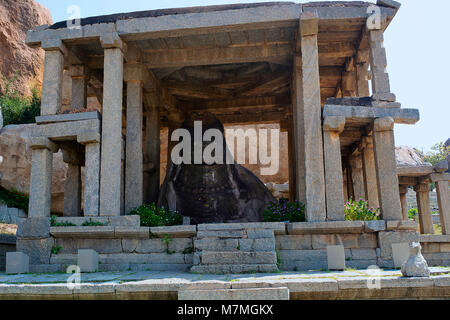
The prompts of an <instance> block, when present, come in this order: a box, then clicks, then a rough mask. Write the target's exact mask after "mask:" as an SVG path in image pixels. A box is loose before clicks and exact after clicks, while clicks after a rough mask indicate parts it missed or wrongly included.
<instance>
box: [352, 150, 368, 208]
mask: <svg viewBox="0 0 450 320" xmlns="http://www.w3.org/2000/svg"><path fill="white" fill-rule="evenodd" d="M350 167H351V171H352V182H353V193H354V196H355V199H354V200H356V201H358V200H360V199H366V192H365V190H364V173H363V164H362V157H361V154H357V155H353V156H352V157H351V158H350Z"/></svg>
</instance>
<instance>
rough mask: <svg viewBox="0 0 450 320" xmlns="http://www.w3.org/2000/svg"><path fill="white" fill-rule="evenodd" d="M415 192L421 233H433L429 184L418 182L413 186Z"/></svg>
mask: <svg viewBox="0 0 450 320" xmlns="http://www.w3.org/2000/svg"><path fill="white" fill-rule="evenodd" d="M414 191H415V192H416V199H417V207H418V211H419V224H420V233H421V234H433V233H434V228H433V218H432V216H431V210H430V185H429V184H428V183H423V184H418V185H416V186H415V187H414Z"/></svg>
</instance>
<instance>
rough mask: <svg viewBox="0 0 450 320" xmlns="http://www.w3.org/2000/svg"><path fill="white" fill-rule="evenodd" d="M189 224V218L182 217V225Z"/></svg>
mask: <svg viewBox="0 0 450 320" xmlns="http://www.w3.org/2000/svg"><path fill="white" fill-rule="evenodd" d="M190 224H191V217H183V225H185V226H186V225H187V226H189V225H190Z"/></svg>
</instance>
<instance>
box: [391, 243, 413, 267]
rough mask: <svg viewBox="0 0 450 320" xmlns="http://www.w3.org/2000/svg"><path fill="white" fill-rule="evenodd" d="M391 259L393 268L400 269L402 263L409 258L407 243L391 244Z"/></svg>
mask: <svg viewBox="0 0 450 320" xmlns="http://www.w3.org/2000/svg"><path fill="white" fill-rule="evenodd" d="M392 257H393V259H394V268H401V267H402V265H403V263H405V262H406V260H408V258H409V243H407V242H402V243H393V244H392Z"/></svg>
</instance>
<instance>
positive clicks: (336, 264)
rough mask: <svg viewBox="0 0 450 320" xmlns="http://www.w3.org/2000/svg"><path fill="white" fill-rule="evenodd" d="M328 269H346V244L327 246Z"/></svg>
mask: <svg viewBox="0 0 450 320" xmlns="http://www.w3.org/2000/svg"><path fill="white" fill-rule="evenodd" d="M327 258H328V270H345V250H344V246H342V245H340V246H327Z"/></svg>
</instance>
